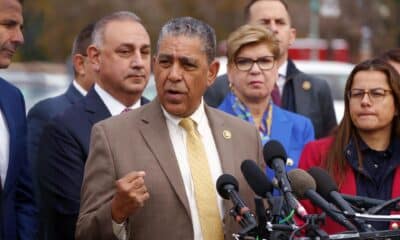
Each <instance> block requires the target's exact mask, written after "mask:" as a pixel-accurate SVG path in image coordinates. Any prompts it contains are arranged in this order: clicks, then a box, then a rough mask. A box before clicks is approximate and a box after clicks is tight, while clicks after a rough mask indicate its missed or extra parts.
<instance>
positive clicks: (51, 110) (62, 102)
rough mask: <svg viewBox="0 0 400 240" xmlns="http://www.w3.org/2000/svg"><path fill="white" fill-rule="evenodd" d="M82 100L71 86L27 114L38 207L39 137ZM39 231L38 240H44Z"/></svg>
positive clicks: (29, 156) (43, 101)
mask: <svg viewBox="0 0 400 240" xmlns="http://www.w3.org/2000/svg"><path fill="white" fill-rule="evenodd" d="M82 98H83V95H82V94H81V93H80V92H79V91H78V90H77V89H76V88H75V87H74V85H73V84H71V85H70V86H69V87H68V89H67V91H66V92H65V93H63V94H61V95H59V96H56V97H52V98H47V99H44V100H42V101H40V102H38V103H37V104H35V105H34V106H33V107H32V108H31V109H30V110H29V112H28V159H29V161H30V162H31V163H32V167H33V180H34V184H35V190H36V193H37V194H36V199H37V202H38V206H40V204H39V203H40V199H39V196H40V193H39V184H38V177H37V176H36V173H37V169H36V167H37V162H36V159H37V151H38V146H39V141H40V137H41V135H42V132H43V128H44V127H45V125H46V124H47V123H48V122H49V121H50V120H51V119H52V118H54V117H55V116H56V115H58V114H60V113H62V112H64V110H65V109H67V108H68V107H69V106H71V105H72V104H74V103H75V102H77V101H79V100H80V99H82ZM44 217H45V216H40V220H39V228H42V227H43V224H44V223H43V221H44ZM43 232H44V231H41V230H39V239H41V240H42V239H46V237H45V236H43V235H41V234H43Z"/></svg>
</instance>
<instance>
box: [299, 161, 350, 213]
mask: <svg viewBox="0 0 400 240" xmlns="http://www.w3.org/2000/svg"><path fill="white" fill-rule="evenodd" d="M307 172H308V173H309V174H310V175H311V176H312V177H313V178H314V180H315V183H316V184H317V192H318V193H319V194H321V196H322V197H323V198H325V199H327V200H328V201H330V202H333V203H334V204H335V205H336V206H338V207H339V208H340V209H341V210H342V211H343V212H344V214H345V215H347V216H350V217H354V216H355V214H356V212H355V211H354V210H353V208H351V206H350V204H349V203H348V202H346V200H344V198H343V197H342V196H341V195H340V193H339V192H338V188H337V186H336V183H335V182H334V181H333V179H332V178H331V176H329V174H328V173H327V172H326V171H325V170H324V169H322V168H320V167H312V168H310V169H309V170H308V171H307Z"/></svg>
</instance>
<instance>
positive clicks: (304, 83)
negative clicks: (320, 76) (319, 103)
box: [302, 81, 311, 91]
mask: <svg viewBox="0 0 400 240" xmlns="http://www.w3.org/2000/svg"><path fill="white" fill-rule="evenodd" d="M302 87H303V89H304V90H306V91H308V90H310V88H311V83H310V81H304V82H303V85H302Z"/></svg>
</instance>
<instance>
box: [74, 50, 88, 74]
mask: <svg viewBox="0 0 400 240" xmlns="http://www.w3.org/2000/svg"><path fill="white" fill-rule="evenodd" d="M72 64H73V65H74V70H75V72H76V73H77V74H79V75H84V74H85V57H84V56H83V55H82V54H79V53H77V54H74V55H73V56H72Z"/></svg>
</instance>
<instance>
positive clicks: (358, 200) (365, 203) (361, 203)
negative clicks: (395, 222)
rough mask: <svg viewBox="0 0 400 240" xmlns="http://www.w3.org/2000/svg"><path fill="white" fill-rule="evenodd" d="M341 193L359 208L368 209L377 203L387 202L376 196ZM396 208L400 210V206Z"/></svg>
mask: <svg viewBox="0 0 400 240" xmlns="http://www.w3.org/2000/svg"><path fill="white" fill-rule="evenodd" d="M340 195H342V197H343V198H344V200H346V201H347V202H350V203H351V204H352V205H354V206H356V207H357V208H361V209H368V208H372V207H375V206H377V205H380V204H383V203H385V201H384V200H380V199H375V198H369V197H361V196H353V195H348V194H343V193H341V194H340ZM395 210H400V208H398V209H395Z"/></svg>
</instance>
